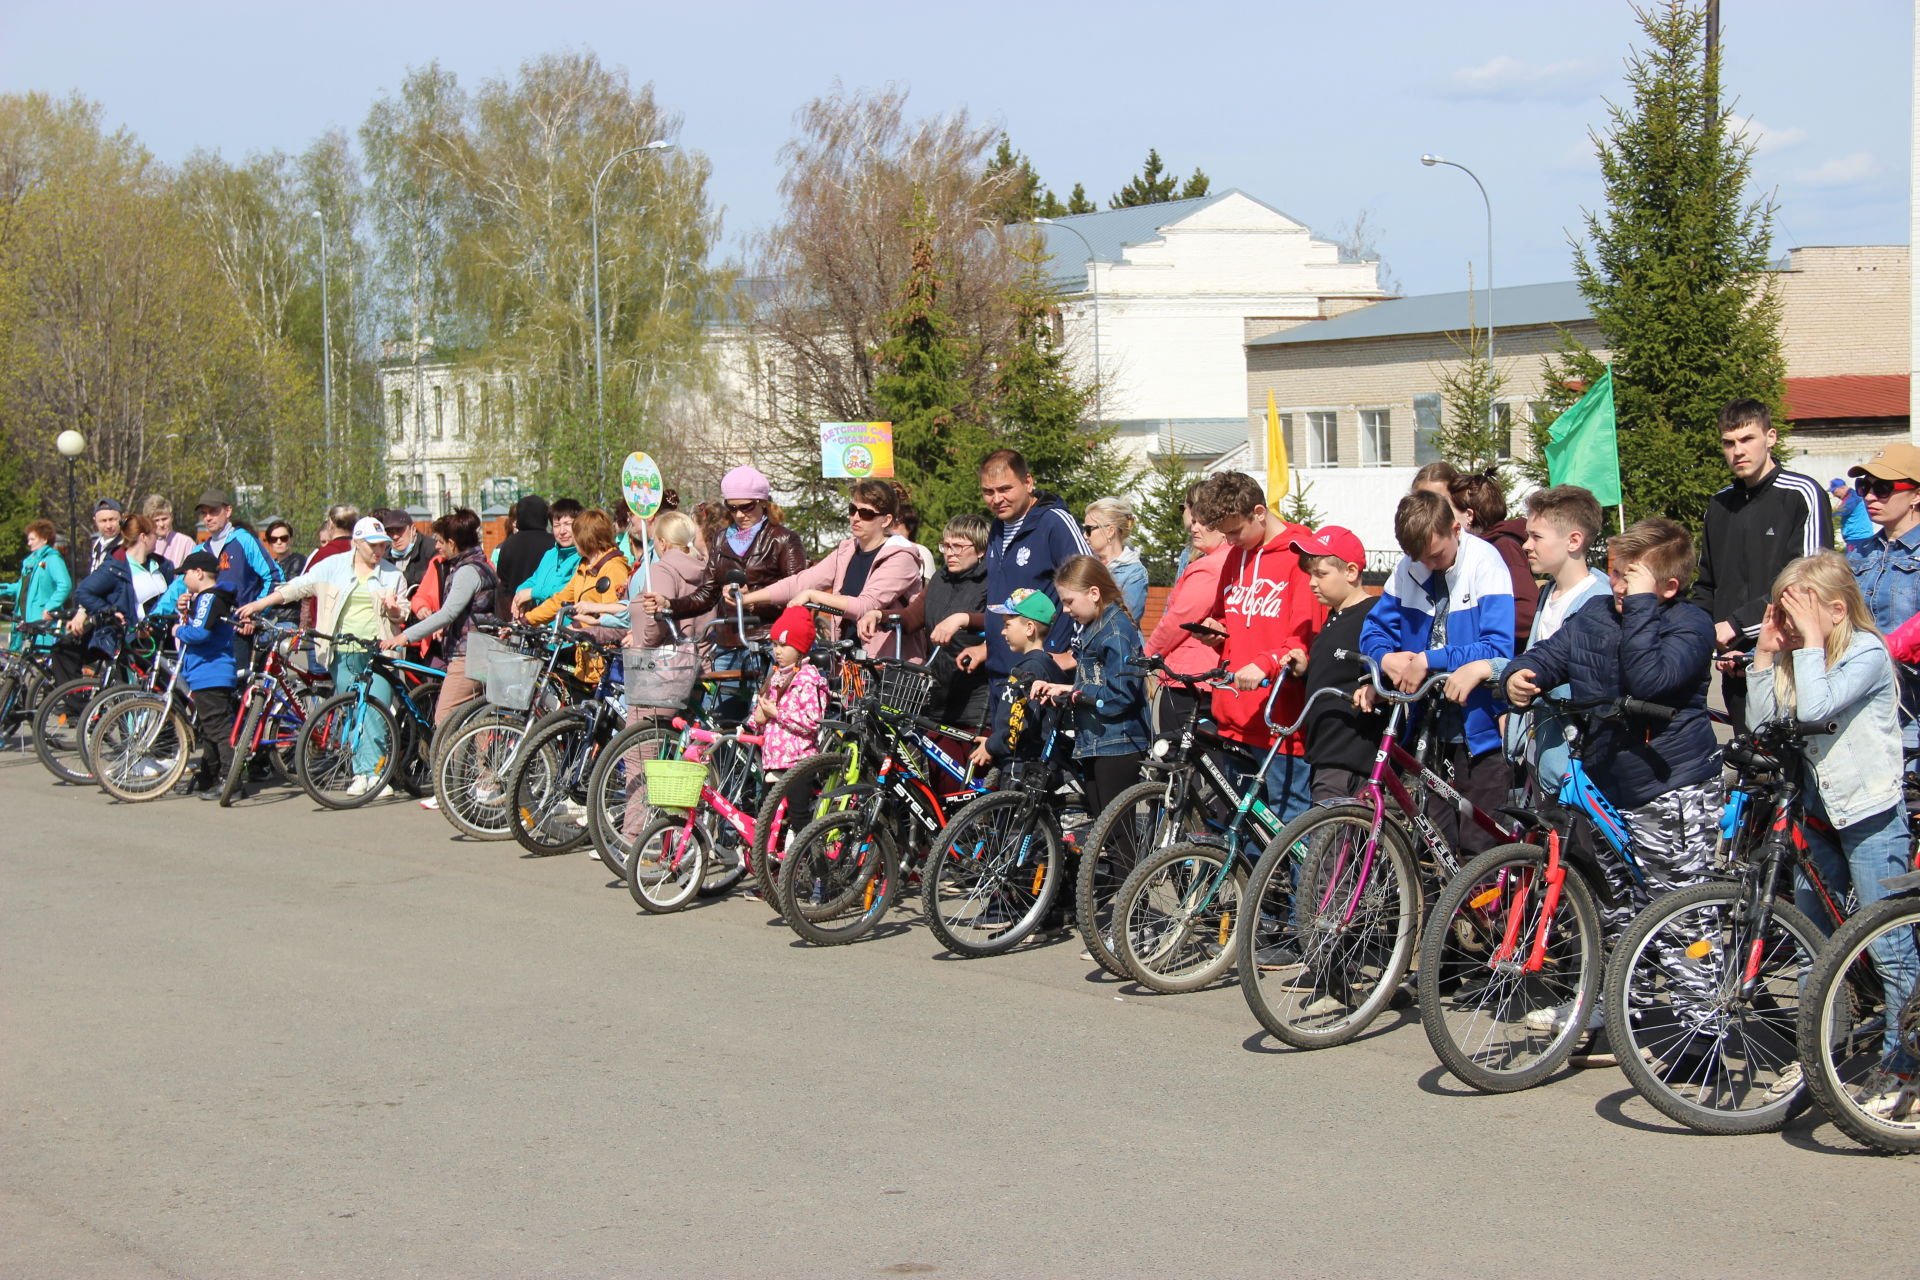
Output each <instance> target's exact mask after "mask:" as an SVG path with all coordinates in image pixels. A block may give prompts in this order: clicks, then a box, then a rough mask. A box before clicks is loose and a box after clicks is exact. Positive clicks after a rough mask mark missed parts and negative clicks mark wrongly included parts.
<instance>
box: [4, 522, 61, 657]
mask: <svg viewBox="0 0 1920 1280" xmlns="http://www.w3.org/2000/svg"><path fill="white" fill-rule="evenodd" d="M72 594H73V578H72V577H71V576H69V575H68V573H67V563H66V561H64V560H62V559H61V558H60V553H59V552H58V551H56V550H54V549H53V548H52V547H41V548H40V549H39V550H38V551H29V552H27V558H26V559H25V560H23V561H21V563H20V581H18V582H8V583H4V584H0V599H4V600H12V601H14V602H15V604H16V605H18V608H16V609H15V610H14V615H13V616H14V623H15V625H16V626H18V625H19V624H20V623H22V622H38V621H39V620H40V619H42V618H44V617H46V616H47V614H49V613H51V612H52V611H53V610H55V609H58V608H59V607H60V606H61V605H63V604H65V603H66V602H67V600H68V598H69V597H70V596H72ZM52 644H53V637H51V636H42V637H41V638H40V639H39V641H37V645H38V647H41V648H50V647H51V646H52ZM7 647H8V648H9V649H15V650H18V649H24V648H26V638H25V637H24V636H22V635H20V633H19V632H18V631H16V632H14V634H13V637H12V639H10V640H9V641H8V643H7Z"/></svg>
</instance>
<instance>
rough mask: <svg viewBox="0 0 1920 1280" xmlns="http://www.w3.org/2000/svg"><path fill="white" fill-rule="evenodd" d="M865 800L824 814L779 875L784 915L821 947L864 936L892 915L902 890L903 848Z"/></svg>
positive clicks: (796, 842) (808, 829)
mask: <svg viewBox="0 0 1920 1280" xmlns="http://www.w3.org/2000/svg"><path fill="white" fill-rule="evenodd" d="M864 810H865V806H862V807H861V808H857V809H841V810H838V811H835V812H832V813H826V814H822V815H821V816H820V817H818V818H815V819H814V820H813V821H812V822H810V823H808V824H807V826H806V828H805V830H803V831H801V832H800V834H799V835H797V836H795V837H794V838H793V842H792V844H791V846H789V850H788V857H789V860H790V864H791V865H790V866H789V868H788V870H787V873H786V874H785V875H782V876H781V877H780V879H779V881H778V884H779V889H778V892H779V895H780V902H779V907H780V915H781V918H782V919H784V920H785V921H786V922H787V927H788V928H790V929H792V930H793V931H794V933H796V934H798V935H799V936H800V937H801V938H804V939H805V940H806V941H808V942H811V943H813V944H814V945H815V946H818V947H838V946H844V945H846V944H847V943H850V942H858V941H859V940H860V939H862V938H864V937H866V936H867V935H868V934H870V933H872V932H873V931H874V929H875V928H877V927H878V926H879V924H880V922H881V921H882V920H883V919H885V918H886V915H887V912H888V911H889V910H890V909H891V908H892V907H893V904H894V901H895V900H896V898H897V897H898V896H899V892H900V850H899V848H898V847H897V845H896V843H895V841H894V838H893V833H892V832H891V831H889V830H888V824H887V823H885V822H879V823H870V822H869V821H868V817H867V814H866V812H865V811H864Z"/></svg>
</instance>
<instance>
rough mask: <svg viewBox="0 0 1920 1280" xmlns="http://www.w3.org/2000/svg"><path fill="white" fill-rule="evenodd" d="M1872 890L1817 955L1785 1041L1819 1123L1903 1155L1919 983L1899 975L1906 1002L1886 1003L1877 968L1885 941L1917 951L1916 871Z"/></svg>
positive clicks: (1917, 1054) (1913, 1095)
mask: <svg viewBox="0 0 1920 1280" xmlns="http://www.w3.org/2000/svg"><path fill="white" fill-rule="evenodd" d="M1880 883H1881V886H1882V887H1883V888H1885V889H1887V890H1888V891H1889V893H1890V894H1891V895H1892V896H1890V897H1886V898H1882V899H1881V900H1880V901H1878V902H1876V903H1873V904H1872V905H1870V906H1866V907H1862V908H1861V909H1860V910H1859V911H1856V912H1855V913H1854V914H1853V915H1852V916H1851V917H1850V918H1848V920H1847V921H1846V923H1844V924H1842V925H1841V926H1840V927H1839V928H1838V929H1836V930H1835V931H1834V933H1833V936H1832V937H1830V938H1829V939H1827V944H1826V946H1825V947H1823V948H1821V951H1820V958H1819V960H1817V961H1816V962H1815V963H1814V966H1813V972H1812V973H1810V974H1809V975H1807V979H1806V983H1805V985H1804V987H1803V988H1802V990H1801V995H1800V1019H1799V1025H1798V1027H1797V1028H1796V1037H1795V1038H1796V1042H1797V1044H1798V1047H1799V1053H1800V1063H1801V1070H1802V1074H1803V1076H1804V1078H1805V1079H1806V1082H1807V1087H1808V1088H1809V1089H1811V1090H1812V1092H1813V1096H1814V1099H1815V1100H1816V1101H1817V1102H1819V1104H1820V1107H1821V1109H1822V1110H1823V1111H1825V1112H1826V1113H1827V1116H1828V1118H1830V1119H1831V1120H1832V1121H1833V1122H1834V1124H1836V1125H1838V1126H1839V1127H1840V1129H1841V1131H1842V1132H1844V1133H1845V1134H1846V1135H1847V1136H1848V1137H1850V1138H1852V1139H1853V1140H1854V1141H1856V1142H1858V1143H1861V1144H1862V1145H1864V1146H1869V1147H1874V1148H1877V1149H1878V1150H1881V1151H1886V1152H1891V1153H1894V1154H1898V1155H1912V1154H1913V1153H1915V1152H1920V1076H1917V1075H1916V1071H1915V1070H1914V1068H1915V1066H1916V1064H1920V982H1915V981H1913V980H1912V977H1911V975H1909V976H1908V980H1907V987H1908V990H1907V993H1906V998H1905V999H1904V1000H1899V999H1890V998H1889V994H1888V990H1887V980H1886V977H1885V976H1884V973H1883V970H1882V964H1883V961H1884V957H1885V955H1886V953H1887V951H1888V950H1889V944H1890V943H1894V944H1897V943H1899V942H1900V941H1902V940H1904V941H1905V944H1906V947H1907V948H1908V949H1909V951H1911V950H1912V949H1913V948H1915V947H1920V870H1916V871H1910V872H1908V873H1906V874H1905V875H1899V876H1894V877H1892V878H1890V879H1886V880H1882V881H1881V882H1880ZM1895 994H1896V995H1897V992H1896V993H1895ZM1899 1055H1904V1056H1905V1059H1906V1061H1905V1062H1901V1061H1899ZM1898 1067H1905V1068H1906V1070H1905V1071H1904V1072H1900V1071H1897V1070H1896V1068H1898ZM1903 1076H1904V1078H1903Z"/></svg>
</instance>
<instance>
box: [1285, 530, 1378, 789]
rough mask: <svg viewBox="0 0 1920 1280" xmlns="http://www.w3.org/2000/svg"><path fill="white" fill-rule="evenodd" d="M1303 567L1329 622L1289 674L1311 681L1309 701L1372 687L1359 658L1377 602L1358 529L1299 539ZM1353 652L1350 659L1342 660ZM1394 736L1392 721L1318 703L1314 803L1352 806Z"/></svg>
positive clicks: (1310, 737) (1312, 757) (1310, 748)
mask: <svg viewBox="0 0 1920 1280" xmlns="http://www.w3.org/2000/svg"><path fill="white" fill-rule="evenodd" d="M1293 549H1294V550H1295V551H1298V552H1299V553H1300V568H1301V569H1302V570H1304V571H1305V572H1306V575H1307V580H1308V581H1309V582H1310V583H1311V584H1312V586H1313V597H1314V599H1316V600H1318V601H1319V602H1320V603H1321V604H1322V605H1324V606H1326V609H1327V620H1326V622H1325V624H1324V625H1322V626H1321V628H1320V634H1319V635H1317V636H1315V637H1314V638H1313V647H1312V651H1311V652H1310V653H1309V652H1308V651H1307V650H1304V649H1297V648H1296V649H1291V650H1289V651H1288V652H1287V656H1286V657H1285V658H1284V659H1283V660H1282V661H1283V662H1284V663H1285V665H1286V668H1287V670H1289V671H1291V672H1292V673H1294V674H1295V675H1305V676H1306V678H1307V687H1306V696H1307V698H1308V700H1309V701H1311V699H1312V698H1313V695H1314V694H1316V693H1318V692H1319V691H1320V690H1322V689H1332V688H1340V689H1345V690H1346V691H1347V692H1348V693H1353V692H1355V691H1356V690H1358V689H1359V688H1360V686H1361V685H1363V684H1365V683H1366V681H1367V664H1366V663H1364V662H1362V661H1361V660H1360V659H1359V658H1357V657H1354V656H1352V655H1354V654H1356V653H1358V652H1359V649H1360V628H1361V626H1362V625H1363V624H1364V623H1365V622H1366V620H1367V613H1368V611H1369V610H1370V609H1372V608H1373V596H1372V595H1371V594H1370V593H1369V592H1368V591H1367V589H1366V588H1365V587H1363V586H1361V585H1360V571H1361V570H1362V569H1363V568H1365V567H1366V563H1367V552H1366V548H1365V547H1364V546H1362V545H1361V542H1360V539H1359V537H1358V536H1357V535H1356V534H1354V533H1353V531H1352V530H1350V529H1343V528H1341V527H1340V526H1339V525H1331V524H1330V525H1327V526H1326V527H1324V528H1322V529H1321V530H1320V531H1319V532H1318V533H1315V534H1313V535H1311V536H1310V537H1297V538H1295V539H1294V540H1293ZM1342 653H1345V654H1346V655H1347V656H1346V657H1340V656H1338V655H1340V654H1342ZM1385 730H1386V717H1385V716H1384V715H1381V714H1378V713H1375V712H1366V711H1362V710H1360V709H1359V708H1358V707H1356V706H1354V705H1353V703H1352V702H1351V701H1334V702H1329V701H1327V700H1324V699H1323V700H1322V701H1320V702H1317V703H1313V704H1312V707H1311V709H1310V710H1309V712H1308V715H1307V724H1306V739H1307V762H1308V763H1309V764H1311V765H1312V766H1313V780H1312V787H1313V799H1314V803H1316V804H1318V803H1319V802H1320V801H1322V800H1344V799H1345V798H1346V797H1348V796H1350V795H1353V794H1354V793H1355V792H1356V791H1358V790H1359V788H1360V784H1361V783H1362V782H1363V781H1365V780H1366V778H1367V776H1368V774H1370V773H1371V772H1372V769H1373V755H1374V752H1375V750H1377V749H1378V747H1379V745H1380V735H1381V734H1382V733H1383V732H1384V731H1385Z"/></svg>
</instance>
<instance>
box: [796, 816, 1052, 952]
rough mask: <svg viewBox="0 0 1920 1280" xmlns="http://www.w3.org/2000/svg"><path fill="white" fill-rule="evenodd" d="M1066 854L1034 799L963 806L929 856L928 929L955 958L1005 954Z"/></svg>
mask: <svg viewBox="0 0 1920 1280" xmlns="http://www.w3.org/2000/svg"><path fill="white" fill-rule="evenodd" d="M1036 837H1037V838H1038V840H1039V844H1040V848H1039V850H1038V852H1039V857H1038V858H1034V857H1033V856H1032V855H1033V854H1034V852H1035V850H1034V847H1033V846H1034V841H1035V839H1036ZM989 844H991V846H992V847H991V849H989V847H988V846H989ZM1064 856H1065V850H1064V849H1063V848H1062V846H1061V841H1060V833H1059V831H1058V830H1057V829H1056V828H1055V827H1054V825H1053V824H1052V823H1051V822H1049V821H1048V820H1047V815H1046V814H1045V813H1043V812H1042V809H1041V805H1040V803H1039V802H1038V801H1037V800H1035V799H1034V798H1033V797H1030V796H1028V795H1026V794H1024V793H1022V792H1018V791H1003V792H1000V793H998V794H996V795H990V796H983V797H981V798H980V799H978V800H974V801H972V802H970V803H968V804H967V806H966V807H965V808H963V809H961V810H960V812H959V813H958V814H956V815H955V816H954V818H953V820H952V821H950V822H948V823H947V825H946V826H945V827H944V828H943V829H942V830H941V832H940V835H939V837H938V838H937V839H936V840H935V841H934V845H933V849H932V851H931V852H929V853H928V855H927V865H926V870H925V872H924V873H923V875H922V876H921V890H920V891H921V899H922V903H921V911H922V914H923V915H924V916H925V918H926V921H927V927H928V928H930V929H931V930H933V935H934V936H935V937H936V938H938V939H940V942H941V945H943V946H945V947H946V948H947V950H948V951H950V952H952V953H953V954H954V955H957V956H964V957H966V958H968V959H984V958H985V957H987V956H997V955H1004V954H1005V953H1007V952H1009V951H1011V950H1013V949H1014V948H1015V947H1017V946H1019V945H1020V944H1021V943H1022V942H1024V941H1026V940H1027V938H1028V937H1030V936H1031V935H1032V934H1033V933H1034V931H1035V930H1036V929H1038V928H1039V925H1040V921H1041V919H1042V918H1043V917H1045V915H1046V913H1047V909H1048V908H1049V907H1051V906H1052V905H1053V900H1054V898H1055V897H1057V896H1058V895H1059V893H1060V864H1061V862H1062V861H1063V859H1064ZM790 874H791V873H790Z"/></svg>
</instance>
